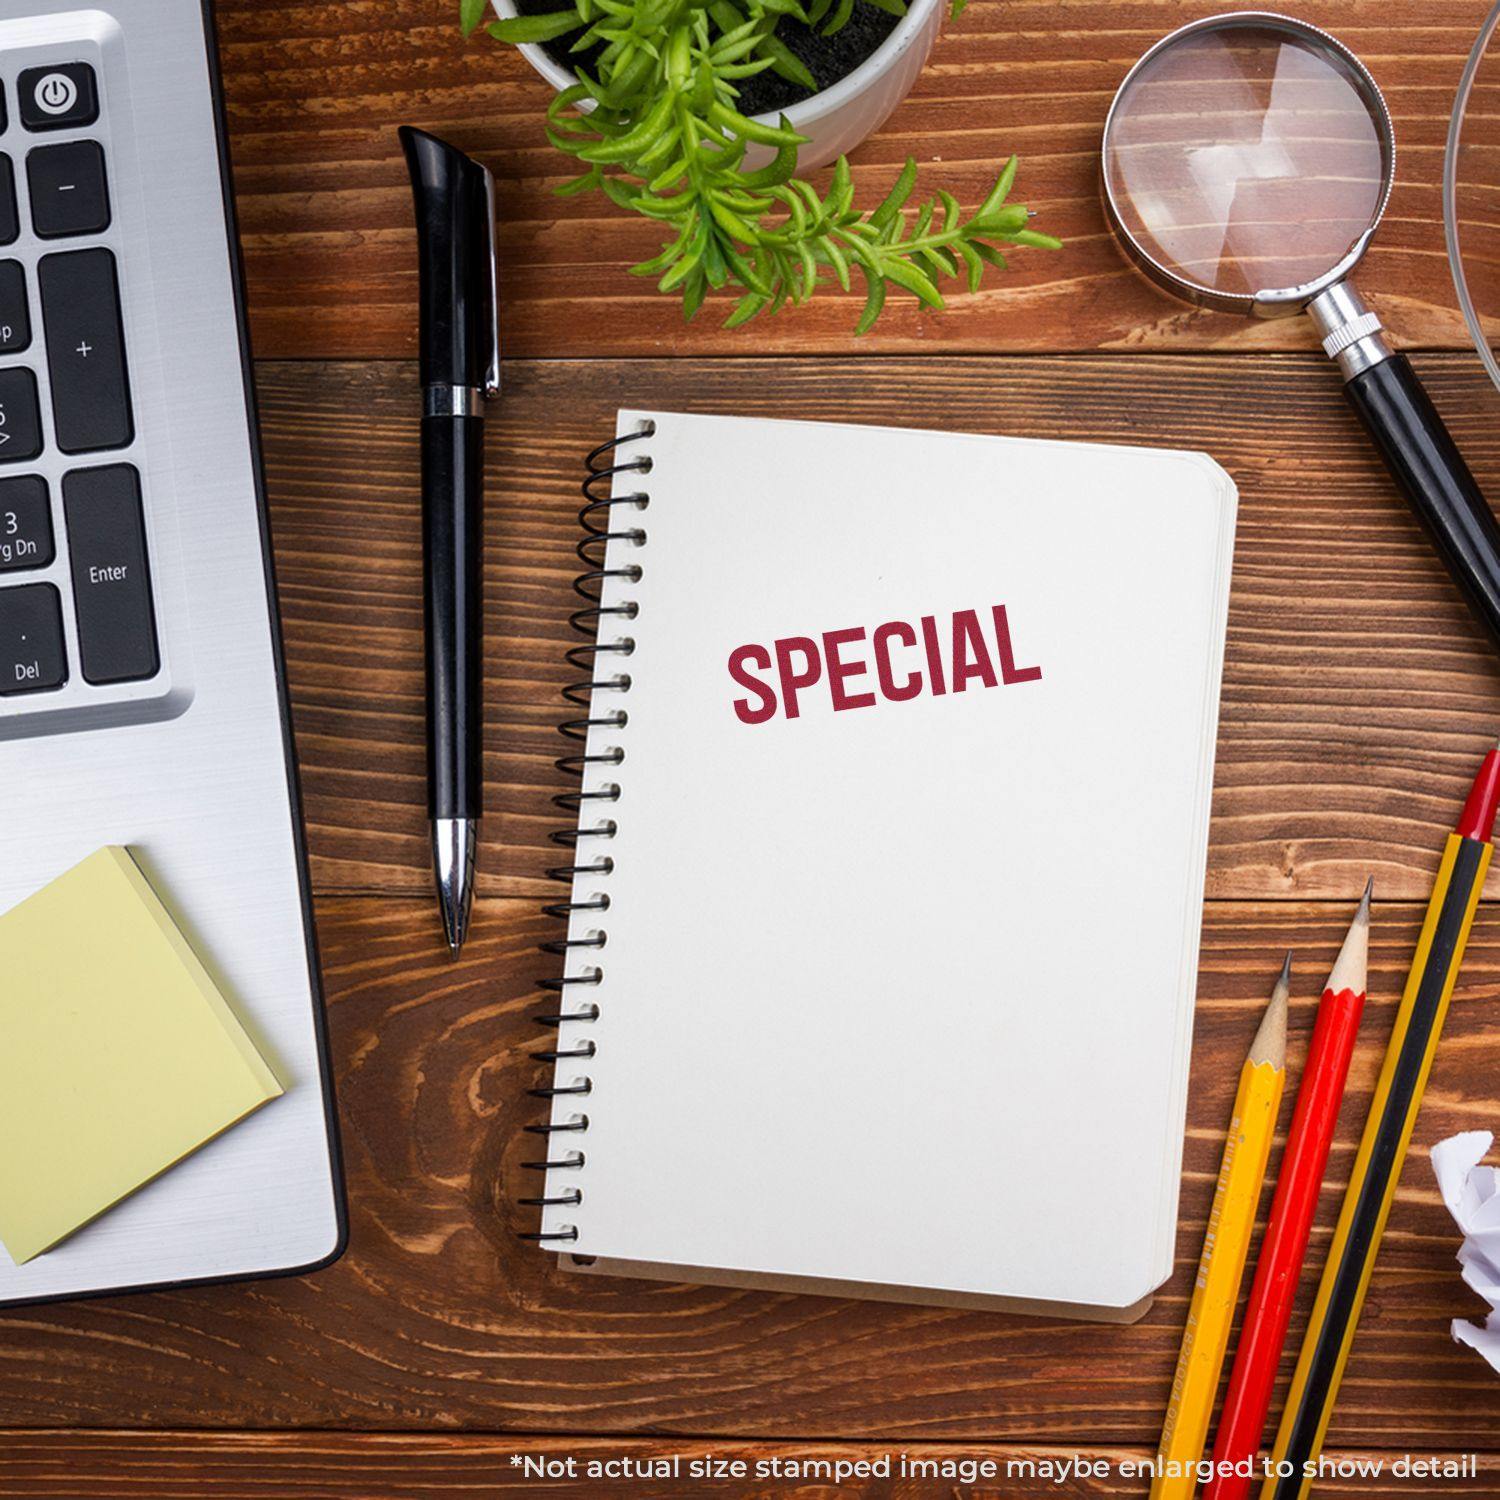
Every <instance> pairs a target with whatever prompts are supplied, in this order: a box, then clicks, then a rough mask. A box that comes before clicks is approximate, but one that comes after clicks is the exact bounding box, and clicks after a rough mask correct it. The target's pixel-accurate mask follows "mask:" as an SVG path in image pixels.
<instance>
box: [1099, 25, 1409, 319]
mask: <svg viewBox="0 0 1500 1500" xmlns="http://www.w3.org/2000/svg"><path fill="white" fill-rule="evenodd" d="M1378 110H1379V105H1378V102H1377V101H1376V100H1374V99H1372V98H1371V97H1370V95H1369V92H1368V88H1367V86H1366V84H1365V82H1364V80H1363V79H1362V78H1361V76H1360V75H1359V74H1358V73H1357V72H1356V71H1355V70H1353V69H1352V68H1350V67H1349V65H1348V64H1347V62H1345V61H1344V60H1343V59H1342V58H1340V57H1339V56H1338V54H1337V53H1335V52H1334V51H1332V50H1331V49H1325V48H1323V47H1321V46H1319V45H1318V43H1317V41H1316V40H1315V39H1314V38H1312V37H1308V36H1304V35H1302V34H1301V33H1298V32H1291V31H1282V30H1280V29H1278V28H1277V27H1275V26H1274V25H1268V24H1264V23H1261V24H1253V23H1247V22H1238V23H1228V24H1226V25H1225V26H1224V27H1223V28H1222V29H1218V30H1212V29H1210V30H1200V31H1196V32H1192V33H1189V34H1187V35H1185V36H1184V37H1183V38H1182V39H1181V40H1180V41H1177V42H1173V43H1171V44H1170V45H1168V46H1166V47H1164V48H1163V49H1162V50H1161V51H1160V52H1159V53H1158V54H1157V55H1156V56H1154V57H1152V58H1150V59H1148V61H1147V62H1146V63H1145V64H1143V65H1142V66H1141V67H1140V68H1139V69H1138V70H1137V72H1136V74H1135V75H1134V76H1133V77H1132V79H1131V80H1130V82H1129V83H1128V84H1127V85H1126V87H1125V88H1124V89H1123V90H1122V92H1121V94H1120V97H1119V99H1118V100H1117V101H1116V104H1115V109H1114V113H1113V115H1112V118H1111V121H1110V126H1109V131H1108V134H1107V139H1106V141H1105V144H1104V173H1105V180H1106V183H1107V185H1108V188H1109V191H1110V194H1111V196H1112V198H1113V200H1114V204H1115V210H1116V213H1117V214H1118V216H1119V219H1120V227H1121V228H1122V229H1123V230H1124V232H1125V233H1126V234H1127V235H1128V236H1129V237H1130V238H1131V239H1132V240H1134V241H1135V243H1136V245H1137V247H1138V248H1139V249H1141V250H1143V251H1144V252H1145V253H1146V254H1147V255H1148V256H1150V258H1151V259H1152V260H1154V261H1156V262H1157V263H1158V264H1159V265H1160V266H1161V267H1162V268H1163V269H1165V270H1167V271H1169V272H1171V273H1172V274H1173V275H1174V276H1177V277H1178V278H1180V279H1181V280H1184V281H1187V282H1189V283H1191V284H1192V285H1193V286H1196V287H1199V288H1202V289H1204V290H1208V291H1217V292H1221V293H1230V294H1239V295H1246V296H1252V297H1253V296H1255V295H1256V294H1257V293H1260V292H1265V291H1272V290H1280V289H1283V288H1289V287H1296V286H1301V285H1303V284H1305V283H1306V282H1309V281H1313V280H1315V279H1316V278H1318V277H1320V276H1323V275H1324V274H1325V273H1327V272H1328V271H1329V270H1330V269H1332V268H1333V267H1334V266H1336V265H1337V264H1338V263H1339V262H1340V261H1341V260H1342V259H1343V258H1344V257H1345V256H1346V255H1347V254H1348V253H1349V251H1350V250H1351V249H1352V248H1353V246H1354V243H1355V241H1356V240H1358V239H1359V237H1360V236H1361V235H1362V234H1364V233H1365V231H1366V230H1368V229H1369V228H1370V227H1371V226H1372V225H1373V224H1374V223H1375V221H1376V220H1377V219H1378V218H1379V215H1380V211H1381V208H1382V207H1383V205H1384V201H1385V194H1386V186H1387V178H1388V174H1389V173H1390V171H1391V170H1392V167H1393V163H1392V162H1391V161H1390V160H1389V158H1388V152H1387V150H1386V147H1385V145H1384V143H1383V142H1382V138H1381V133H1380V130H1379V128H1378V126H1377V119H1378Z"/></svg>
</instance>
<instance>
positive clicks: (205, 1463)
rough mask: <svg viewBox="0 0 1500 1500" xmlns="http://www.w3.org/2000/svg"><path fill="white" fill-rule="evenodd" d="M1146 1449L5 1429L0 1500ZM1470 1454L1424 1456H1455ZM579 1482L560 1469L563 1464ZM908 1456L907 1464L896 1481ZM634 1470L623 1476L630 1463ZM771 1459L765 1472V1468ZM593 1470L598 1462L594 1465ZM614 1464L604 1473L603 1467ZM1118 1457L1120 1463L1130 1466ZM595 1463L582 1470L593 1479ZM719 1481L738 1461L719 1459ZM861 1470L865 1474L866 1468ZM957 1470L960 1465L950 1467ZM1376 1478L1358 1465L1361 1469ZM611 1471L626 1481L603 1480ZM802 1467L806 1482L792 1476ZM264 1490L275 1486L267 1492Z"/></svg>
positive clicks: (551, 1491) (887, 1481)
mask: <svg viewBox="0 0 1500 1500" xmlns="http://www.w3.org/2000/svg"><path fill="white" fill-rule="evenodd" d="M517 1454H520V1455H522V1456H523V1458H525V1459H528V1460H530V1461H531V1462H532V1463H535V1464H545V1465H547V1466H549V1469H548V1473H549V1475H550V1476H552V1477H542V1476H541V1475H540V1474H538V1473H531V1472H528V1471H526V1470H524V1469H522V1470H519V1471H518V1469H517V1468H516V1466H514V1465H513V1463H512V1459H513V1458H514V1457H515V1456H516V1455H517ZM1148 1457H1149V1451H1148V1450H1146V1449H1144V1448H1137V1449H1128V1448H1095V1449H1091V1450H1089V1454H1088V1462H1089V1463H1090V1464H1091V1465H1098V1464H1103V1465H1105V1466H1106V1469H1105V1472H1104V1473H1103V1475H1102V1476H1100V1477H1095V1476H1096V1475H1098V1473H1099V1471H1098V1470H1097V1469H1094V1470H1093V1471H1092V1472H1091V1473H1090V1475H1089V1476H1088V1477H1083V1476H1082V1475H1080V1474H1079V1473H1078V1472H1077V1469H1076V1467H1075V1469H1074V1470H1073V1472H1072V1476H1071V1477H1069V1478H1064V1479H1058V1478H1053V1477H1048V1475H1049V1474H1055V1473H1056V1472H1057V1467H1058V1466H1060V1465H1062V1464H1066V1463H1068V1462H1070V1461H1072V1462H1075V1464H1076V1455H1075V1453H1074V1452H1072V1451H1069V1450H1065V1449H1061V1448H1047V1447H1039V1446H1038V1447H1019V1446H1001V1445H999V1444H996V1443H992V1442H984V1443H977V1444H974V1445H964V1446H961V1447H960V1446H956V1445H940V1444H934V1443H920V1444H912V1445H897V1446H895V1447H886V1446H884V1445H880V1444H873V1443H865V1444H861V1443H826V1442H819V1443H811V1444H808V1445H806V1446H803V1445H800V1444H798V1445H793V1444H789V1443H755V1444H746V1443H735V1442H728V1443H724V1442H715V1443H704V1442H692V1441H689V1442H675V1441H672V1440H661V1439H635V1440H632V1441H626V1442H619V1441H614V1440H601V1439H597V1438H576V1439H575V1438H562V1439H545V1438H541V1439H539V1438H533V1437H512V1438H506V1437H491V1436H483V1435H471V1434H462V1435H459V1434H451V1433H433V1434H423V1435H421V1436H409V1435H404V1434H395V1433H380V1434H353V1433H336V1432H309V1433H262V1432H246V1433H223V1434H220V1433H213V1434H209V1433H193V1432H157V1433H131V1432H80V1433H69V1434H61V1433H46V1432H17V1433H0V1486H3V1487H4V1493H5V1495H6V1496H7V1497H8V1500H59V1497H67V1500H77V1497H79V1496H82V1495H100V1496H104V1497H108V1500H122V1497H126V1496H130V1495H135V1494H145V1495H149V1496H150V1497H151V1500H200V1497H201V1496H203V1495H204V1494H209V1493H211V1494H212V1495H213V1496H214V1497H215V1500H264V1496H265V1495H266V1494H267V1493H268V1492H269V1493H274V1494H275V1495H276V1497H277V1500H425V1497H428V1496H431V1495H433V1494H435V1493H441V1494H443V1495H452V1496H456V1497H459V1500H462V1497H464V1496H483V1495H493V1494H496V1493H500V1492H506V1493H509V1492H511V1491H513V1490H524V1491H525V1492H526V1493H527V1494H529V1495H538V1496H542V1497H544V1500H546V1497H554V1496H573V1495H578V1494H580V1493H586V1494H587V1495H589V1496H590V1500H682V1497H683V1496H684V1495H688V1494H691V1495H692V1496H694V1497H695V1500H696V1497H708V1496H717V1497H721V1500H768V1497H770V1496H773V1495H774V1496H780V1497H792V1500H917V1497H919V1496H933V1495H937V1494H941V1495H942V1496H943V1497H944V1500H999V1497H1001V1496H1003V1497H1004V1500H1042V1497H1048V1496H1050V1497H1055V1500H1095V1497H1108V1496H1123V1495H1132V1496H1138V1495H1142V1494H1144V1493H1145V1485H1144V1483H1142V1482H1141V1481H1140V1480H1138V1479H1136V1478H1133V1477H1131V1478H1127V1477H1125V1476H1126V1473H1127V1472H1130V1473H1132V1474H1133V1473H1134V1471H1135V1470H1137V1469H1138V1468H1139V1466H1140V1465H1141V1463H1142V1462H1143V1461H1144V1460H1146V1459H1147V1458H1148ZM1464 1457H1465V1455H1462V1454H1443V1455H1435V1454H1429V1455H1426V1458H1427V1460H1428V1461H1429V1462H1431V1461H1433V1460H1434V1459H1437V1460H1440V1461H1446V1462H1453V1463H1457V1462H1460V1461H1462V1459H1463V1458H1464ZM1328 1458H1329V1460H1330V1461H1331V1462H1337V1463H1339V1464H1342V1465H1349V1466H1351V1475H1352V1474H1353V1473H1357V1472H1358V1471H1357V1470H1354V1469H1353V1466H1355V1465H1365V1464H1372V1463H1384V1465H1385V1466H1386V1468H1385V1472H1384V1473H1383V1474H1381V1475H1379V1476H1376V1477H1358V1478H1356V1477H1349V1478H1346V1479H1337V1478H1335V1479H1330V1480H1329V1481H1328V1482H1327V1483H1325V1484H1322V1485H1320V1486H1319V1487H1318V1494H1319V1495H1355V1496H1359V1497H1361V1500H1384V1497H1386V1496H1402V1497H1406V1500H1422V1497H1424V1496H1443V1497H1445V1500H1447V1497H1450V1496H1454V1495H1463V1496H1470V1497H1476V1500H1479V1497H1482V1500H1495V1497H1497V1496H1500V1477H1497V1475H1496V1474H1495V1473H1494V1472H1493V1467H1494V1466H1493V1462H1492V1461H1491V1462H1488V1463H1487V1462H1486V1461H1485V1460H1483V1459H1481V1460H1480V1469H1479V1473H1478V1475H1477V1477H1475V1478H1474V1479H1470V1480H1466V1481H1458V1480H1453V1479H1447V1480H1443V1479H1433V1478H1397V1477H1394V1476H1393V1475H1392V1474H1391V1473H1390V1471H1389V1470H1390V1465H1391V1463H1392V1461H1393V1455H1391V1454H1389V1453H1370V1452H1347V1451H1345V1452H1339V1453H1329V1454H1328ZM570 1459H571V1460H572V1461H573V1464H574V1476H576V1477H571V1476H569V1474H568V1473H567V1469H566V1466H567V1464H568V1461H569V1460H570ZM674 1459H675V1460H676V1461H677V1462H678V1463H679V1465H680V1470H681V1474H682V1476H683V1477H682V1478H679V1479H671V1478H663V1479H652V1478H636V1477H625V1476H626V1475H628V1474H636V1473H642V1472H647V1473H649V1472H650V1469H649V1466H651V1465H655V1464H670V1463H671V1462H672V1461H673V1460H674ZM886 1460H889V1464H890V1470H891V1474H890V1477H889V1478H887V1477H883V1476H882V1475H880V1474H879V1472H878V1471H877V1473H876V1474H875V1475H872V1476H870V1477H852V1466H853V1465H857V1464H866V1465H873V1464H879V1463H881V1462H883V1461H886ZM903 1460H904V1461H905V1465H906V1474H905V1477H902V1464H903ZM694 1461H698V1462H701V1463H707V1462H712V1463H714V1464H715V1465H743V1466H744V1470H743V1472H744V1474H745V1477H744V1478H735V1477H724V1478H721V1479H715V1480H714V1481H713V1482H712V1483H710V1482H708V1481H703V1482H701V1483H697V1484H693V1487H692V1488H691V1489H688V1488H685V1486H686V1485H688V1484H691V1483H692V1479H691V1477H690V1476H691V1467H690V1466H691V1465H692V1463H693V1462H694ZM809 1463H813V1464H816V1463H823V1464H827V1465H829V1466H833V1465H843V1466H849V1467H847V1468H844V1469H842V1470H834V1469H832V1467H830V1469H829V1471H828V1472H830V1473H834V1474H838V1473H846V1474H851V1477H848V1478H838V1477H834V1478H825V1477H822V1476H821V1475H819V1474H817V1472H816V1471H811V1472H809V1471H806V1470H799V1471H798V1472H799V1477H797V1478H778V1477H777V1476H778V1475H779V1474H780V1475H784V1474H787V1473H789V1472H791V1471H790V1470H789V1469H788V1467H787V1466H788V1465H789V1464H799V1465H801V1464H809ZM964 1463H969V1464H973V1465H976V1466H977V1465H979V1464H984V1463H988V1464H991V1465H993V1466H994V1467H993V1468H992V1469H988V1470H985V1469H978V1468H976V1469H973V1470H970V1471H968V1472H971V1473H977V1474H978V1475H979V1476H980V1477H978V1478H977V1479H975V1480H973V1481H972V1482H971V1481H968V1480H965V1479H962V1478H960V1479H957V1480H954V1479H938V1478H932V1477H928V1475H929V1474H930V1472H931V1471H926V1472H924V1471H923V1470H922V1469H920V1468H919V1467H918V1465H922V1464H951V1465H962V1464H964ZM627 1464H628V1465H631V1466H632V1468H631V1469H626V1468H625V1467H624V1465H627ZM773 1465H775V1466H777V1467H775V1468H773V1467H771V1466H773ZM595 1466H597V1467H595ZM611 1466H612V1467H611ZM1127 1466H1129V1470H1128V1471H1127ZM591 1470H592V1472H591ZM709 1472H713V1473H715V1474H721V1475H726V1476H727V1475H732V1473H733V1472H734V1471H733V1470H730V1469H726V1468H722V1467H716V1468H715V1469H713V1470H712V1471H709ZM866 1472H867V1473H868V1470H867V1471H866ZM957 1472H958V1473H960V1474H962V1473H964V1472H965V1471H964V1470H963V1469H962V1468H960V1469H958V1470H957ZM1369 1472H1370V1471H1366V1473H1369ZM613 1474H618V1475H620V1476H621V1477H619V1478H613V1477H603V1476H605V1475H613ZM802 1474H807V1477H800V1475H802ZM270 1486H274V1487H275V1488H274V1490H270V1489H269V1487H270Z"/></svg>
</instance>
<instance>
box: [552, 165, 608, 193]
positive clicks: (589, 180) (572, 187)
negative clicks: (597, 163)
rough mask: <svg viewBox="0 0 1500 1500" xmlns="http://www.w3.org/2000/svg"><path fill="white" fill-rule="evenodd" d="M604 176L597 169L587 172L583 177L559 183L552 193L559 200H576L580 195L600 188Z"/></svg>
mask: <svg viewBox="0 0 1500 1500" xmlns="http://www.w3.org/2000/svg"><path fill="white" fill-rule="evenodd" d="M603 175H604V174H603V173H602V172H600V171H599V170H598V168H597V167H596V168H595V169H594V170H593V171H591V172H585V173H584V174H583V176H582V177H574V178H572V179H570V180H569V181H567V182H561V183H559V184H558V185H557V186H556V187H555V188H553V189H552V191H553V192H554V193H556V194H557V196H558V197H559V198H576V197H577V196H578V194H579V193H586V192H588V190H589V189H590V188H596V187H598V186H599V185H600V182H601V180H602V178H603Z"/></svg>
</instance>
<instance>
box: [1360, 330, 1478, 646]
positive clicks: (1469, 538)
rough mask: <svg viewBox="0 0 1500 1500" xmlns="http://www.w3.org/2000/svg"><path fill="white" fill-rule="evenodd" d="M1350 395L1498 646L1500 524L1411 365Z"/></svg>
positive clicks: (1379, 372)
mask: <svg viewBox="0 0 1500 1500" xmlns="http://www.w3.org/2000/svg"><path fill="white" fill-rule="evenodd" d="M1344 389H1345V390H1346V391H1347V392H1348V395H1349V400H1350V403H1351V404H1352V405H1353V407H1354V409H1355V411H1357V412H1358V413H1359V415H1360V420H1361V421H1362V422H1363V423H1364V424H1365V427H1366V429H1367V430H1368V431H1369V434H1370V436H1371V437H1372V438H1374V439H1375V445H1376V447H1378V448H1379V449H1380V452H1381V456H1382V457H1383V458H1384V459H1385V462H1386V467H1387V468H1388V469H1389V470H1390V471H1391V475H1392V477H1393V478H1394V479H1395V481H1396V483H1397V484H1399V485H1400V486H1401V488H1402V489H1403V490H1404V491H1405V492H1406V498H1407V499H1408V500H1409V501H1410V502H1411V508H1412V509H1413V510H1414V511H1415V512H1416V514H1417V519H1418V520H1420V521H1421V522H1422V524H1423V525H1424V526H1425V527H1426V528H1427V531H1428V533H1429V534H1430V535H1431V537H1432V540H1433V544H1434V545H1435V546H1436V547H1437V550H1438V554H1439V556H1441V558H1442V559H1443V561H1444V562H1445V563H1446V564H1447V565H1448V571H1449V572H1450V573H1451V574H1452V575H1453V581H1454V582H1455V583H1456V584H1457V585H1458V586H1459V588H1460V589H1461V590H1462V591H1463V594H1464V597H1465V598H1466V599H1467V600H1468V601H1469V608H1470V609H1471V610H1472V611H1473V612H1474V616H1475V618H1476V619H1478V620H1479V622H1480V623H1481V624H1482V625H1483V626H1484V627H1485V628H1486V629H1487V630H1488V631H1489V633H1490V636H1491V637H1492V639H1493V640H1494V641H1495V643H1496V644H1497V645H1500V521H1496V519H1495V513H1494V512H1493V511H1492V510H1491V509H1490V507H1489V504H1488V502H1487V501H1486V500H1485V498H1484V495H1483V493H1482V492H1481V491H1480V488H1479V484H1478V482H1477V481H1476V480H1475V478H1474V476H1473V475H1472V474H1471V473H1470V472H1469V466H1468V465H1467V464H1466V463H1465V462H1464V460H1463V455H1462V454H1461V453H1460V452H1459V451H1458V447H1457V445H1456V444H1455V443H1454V441H1453V439H1452V437H1451V436H1450V435H1449V433H1448V429H1447V427H1446V426H1445V425H1444V424H1443V419H1442V417H1440V416H1439V415H1438V411H1437V408H1436V407H1435V406H1434V405H1433V404H1432V400H1431V398H1430V397H1429V396H1428V394H1427V392H1426V391H1425V390H1424V389H1423V388H1422V382H1421V381H1420V380H1418V379H1417V373H1416V371H1415V370H1413V369H1412V367H1411V361H1410V360H1409V359H1407V357H1406V356H1405V355H1404V354H1392V355H1390V356H1389V358H1386V359H1383V360H1381V361H1380V363H1379V364H1375V365H1371V366H1370V367H1369V368H1368V369H1366V370H1363V371H1361V372H1360V373H1359V374H1357V375H1355V376H1353V377H1352V378H1351V379H1350V380H1349V381H1348V382H1347V383H1346V384H1345V386H1344Z"/></svg>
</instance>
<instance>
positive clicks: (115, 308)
mask: <svg viewBox="0 0 1500 1500" xmlns="http://www.w3.org/2000/svg"><path fill="white" fill-rule="evenodd" d="M37 278H38V281H39V283H40V285H41V289H42V322H43V323H44V324H45V325H46V329H47V368H48V369H49V370H50V371H51V372H52V411H53V416H54V417H55V419H56V422H57V446H58V447H59V448H61V449H62V451H63V452H64V453H97V452H102V451H104V450H105V449H109V448H124V447H127V446H128V445H129V443H130V441H131V439H132V438H133V437H134V436H135V422H134V419H133V418H132V417H131V413H130V377H129V375H128V374H127V373H126V369H125V336H124V331H123V329H122V327H121V323H120V284H119V281H118V279H117V277H116V275H115V258H114V256H113V255H112V254H111V253H110V252H109V251H108V250H68V251H64V252H62V253H60V254H57V255H48V256H44V257H43V259H42V262H41V265H40V266H39V267H38V268H37Z"/></svg>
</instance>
